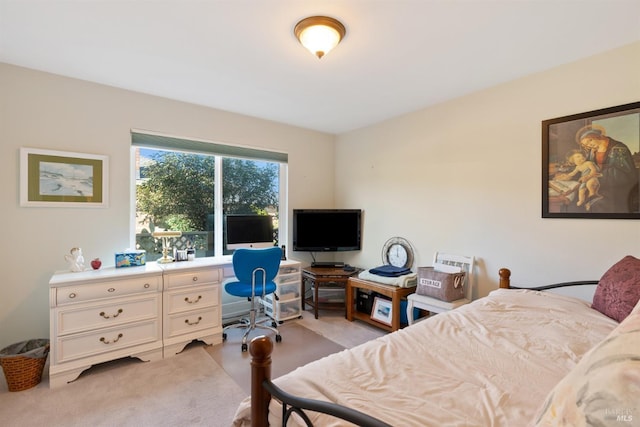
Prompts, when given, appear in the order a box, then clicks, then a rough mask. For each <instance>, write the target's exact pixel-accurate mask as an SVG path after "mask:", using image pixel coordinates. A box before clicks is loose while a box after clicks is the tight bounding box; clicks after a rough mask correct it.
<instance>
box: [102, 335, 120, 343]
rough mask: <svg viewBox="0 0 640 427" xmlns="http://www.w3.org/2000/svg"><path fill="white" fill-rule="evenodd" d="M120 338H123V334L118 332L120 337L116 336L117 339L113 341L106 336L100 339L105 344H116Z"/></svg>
mask: <svg viewBox="0 0 640 427" xmlns="http://www.w3.org/2000/svg"><path fill="white" fill-rule="evenodd" d="M120 338H122V334H118V338H116V339H115V340H113V341H107V339H106V338H105V337H101V338H100V341H102V342H103V343H105V344H115V343H117V342H118V341H119V340H120Z"/></svg>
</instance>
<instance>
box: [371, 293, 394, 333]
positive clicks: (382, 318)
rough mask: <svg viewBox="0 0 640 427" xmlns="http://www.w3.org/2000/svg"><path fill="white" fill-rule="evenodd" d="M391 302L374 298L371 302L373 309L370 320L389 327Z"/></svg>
mask: <svg viewBox="0 0 640 427" xmlns="http://www.w3.org/2000/svg"><path fill="white" fill-rule="evenodd" d="M392 308H393V307H392V305H391V301H389V300H386V299H384V298H380V297H376V298H375V299H374V300H373V309H372V310H371V318H372V319H373V320H376V321H378V322H380V323H384V324H385V325H388V326H391V320H392V319H393V318H392V317H391V316H392V314H393V313H392V312H393V310H392Z"/></svg>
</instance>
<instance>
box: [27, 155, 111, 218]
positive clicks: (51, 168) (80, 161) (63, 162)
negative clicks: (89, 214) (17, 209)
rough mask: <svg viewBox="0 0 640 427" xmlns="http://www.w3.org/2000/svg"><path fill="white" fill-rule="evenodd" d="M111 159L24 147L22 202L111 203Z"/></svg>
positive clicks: (63, 204) (60, 204) (61, 204)
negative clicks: (109, 191)
mask: <svg viewBox="0 0 640 427" xmlns="http://www.w3.org/2000/svg"><path fill="white" fill-rule="evenodd" d="M108 172H109V159H108V157H107V156H101V155H95V154H81V153H71V152H66V151H50V150H39V149H35V148H21V149H20V206H39V207H107V206H108V181H109V175H108Z"/></svg>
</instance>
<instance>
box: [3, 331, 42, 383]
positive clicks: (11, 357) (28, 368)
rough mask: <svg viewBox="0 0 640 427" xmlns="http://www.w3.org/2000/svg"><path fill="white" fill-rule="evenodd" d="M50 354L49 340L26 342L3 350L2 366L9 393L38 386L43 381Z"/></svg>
mask: <svg viewBox="0 0 640 427" xmlns="http://www.w3.org/2000/svg"><path fill="white" fill-rule="evenodd" d="M48 354H49V340H48V339H37V340H29V341H24V342H20V343H16V344H13V345H10V346H9V347H6V348H4V349H2V350H1V351H0V366H2V370H3V371H4V376H5V378H6V379H7V386H8V388H9V391H22V390H26V389H28V388H31V387H35V386H36V385H38V384H39V383H40V381H42V371H43V370H44V365H45V363H46V361H47V355H48Z"/></svg>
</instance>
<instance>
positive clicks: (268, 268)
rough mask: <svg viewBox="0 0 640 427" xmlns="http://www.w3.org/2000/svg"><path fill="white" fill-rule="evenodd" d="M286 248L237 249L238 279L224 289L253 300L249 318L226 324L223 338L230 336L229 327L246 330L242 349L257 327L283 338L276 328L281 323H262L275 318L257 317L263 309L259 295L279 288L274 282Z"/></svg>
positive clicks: (231, 293) (244, 348)
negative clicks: (258, 298)
mask: <svg viewBox="0 0 640 427" xmlns="http://www.w3.org/2000/svg"><path fill="white" fill-rule="evenodd" d="M281 257H282V250H281V249H280V248H279V247H277V246H274V247H272V248H267V249H236V250H235V251H234V252H233V272H234V274H235V276H236V278H237V281H233V282H228V283H227V284H226V285H225V286H224V289H225V290H226V291H227V293H228V294H230V295H234V296H237V297H246V298H248V299H249V301H251V310H249V318H248V319H246V318H245V319H242V320H241V321H240V323H235V324H232V325H229V326H226V327H225V328H224V330H223V331H222V340H223V341H224V340H226V339H227V330H228V329H231V328H241V329H246V331H245V332H244V335H243V336H242V351H243V352H244V351H247V337H248V336H249V333H250V332H251V331H253V330H254V329H256V328H261V329H267V330H270V331H273V332H275V333H276V342H280V341H282V337H281V336H280V332H278V329H277V328H276V325H277V323H275V322H274V321H272V326H267V325H262V324H261V323H262V322H266V321H271V319H269V318H268V317H264V318H262V319H257V313H258V311H259V309H260V307H259V305H257V302H256V296H259V297H262V298H264V296H265V295H268V294H272V293H274V292H275V290H276V284H275V282H274V281H273V279H275V277H276V276H277V275H278V270H279V269H280V258H281Z"/></svg>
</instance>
